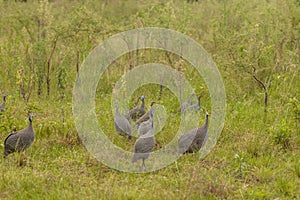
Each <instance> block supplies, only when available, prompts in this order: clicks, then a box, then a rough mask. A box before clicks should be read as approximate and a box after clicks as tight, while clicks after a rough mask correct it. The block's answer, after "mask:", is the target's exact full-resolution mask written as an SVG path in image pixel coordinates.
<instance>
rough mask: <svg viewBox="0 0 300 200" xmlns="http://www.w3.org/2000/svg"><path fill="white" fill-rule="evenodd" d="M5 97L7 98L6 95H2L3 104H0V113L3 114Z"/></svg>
mask: <svg viewBox="0 0 300 200" xmlns="http://www.w3.org/2000/svg"><path fill="white" fill-rule="evenodd" d="M7 96H8V95H7V94H4V95H3V103H1V104H0V111H1V112H4V111H5V109H4V108H5V103H6V97H7Z"/></svg>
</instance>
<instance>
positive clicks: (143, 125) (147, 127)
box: [138, 107, 155, 137]
mask: <svg viewBox="0 0 300 200" xmlns="http://www.w3.org/2000/svg"><path fill="white" fill-rule="evenodd" d="M154 112H155V110H154V108H153V107H151V108H150V115H151V113H154ZM151 127H152V119H151V117H150V118H149V119H148V120H147V121H144V122H142V123H141V124H140V126H139V129H138V137H140V136H142V135H145V134H146V133H147V132H148V131H149V130H150V129H151Z"/></svg>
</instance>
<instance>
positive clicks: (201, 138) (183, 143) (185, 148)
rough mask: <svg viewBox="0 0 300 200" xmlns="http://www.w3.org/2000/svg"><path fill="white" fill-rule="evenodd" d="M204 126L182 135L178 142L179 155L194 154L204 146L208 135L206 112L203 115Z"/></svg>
mask: <svg viewBox="0 0 300 200" xmlns="http://www.w3.org/2000/svg"><path fill="white" fill-rule="evenodd" d="M205 116H206V121H205V124H204V125H203V126H201V127H199V128H194V129H192V130H190V131H188V132H187V133H186V134H184V135H183V136H182V137H181V138H180V139H179V141H178V147H179V153H180V154H184V153H194V152H197V151H199V149H200V148H201V147H202V146H203V145H204V144H205V142H206V139H207V135H208V116H209V114H208V112H206V114H205Z"/></svg>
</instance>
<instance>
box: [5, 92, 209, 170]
mask: <svg viewBox="0 0 300 200" xmlns="http://www.w3.org/2000/svg"><path fill="white" fill-rule="evenodd" d="M192 96H193V94H192V95H191V96H190V97H189V98H188V99H187V101H185V102H184V103H183V104H182V105H181V106H180V111H181V112H183V113H184V112H186V111H187V110H200V109H201V107H200V98H201V95H199V96H198V98H197V99H198V101H197V103H195V104H192V103H191V98H192ZM6 97H7V95H6V94H5V95H3V103H2V104H0V111H1V112H5V103H6ZM140 100H141V104H140V105H138V106H136V107H134V108H133V109H131V110H130V111H129V112H128V113H126V114H125V115H122V114H121V113H120V112H119V107H118V103H117V102H116V103H115V106H116V114H115V117H114V127H115V130H116V131H117V132H118V133H119V134H120V135H122V136H126V137H128V139H129V140H131V125H130V121H131V120H135V125H134V128H137V129H138V138H137V140H136V141H135V144H134V150H133V156H132V162H133V163H134V162H136V161H137V160H142V169H143V170H145V168H146V166H145V160H146V159H147V158H148V157H149V155H150V153H151V152H152V151H153V149H154V147H155V143H156V142H155V135H154V118H153V116H154V113H155V107H154V104H155V102H154V101H152V102H151V104H150V110H149V111H148V112H146V109H145V97H144V96H139V97H138V99H137V101H136V103H135V104H138V102H139V101H140ZM205 115H206V121H205V124H204V125H203V126H201V127H198V128H194V129H192V130H190V131H188V132H187V133H185V134H184V135H183V136H182V137H181V138H180V139H179V140H178V151H179V153H180V154H184V153H194V152H197V151H199V149H200V148H201V147H202V146H203V145H204V144H205V142H206V139H207V135H208V116H209V114H208V112H206V114H205ZM33 116H34V115H33V114H32V113H30V114H29V125H28V126H27V127H26V128H24V129H22V130H19V131H14V132H13V133H11V134H9V135H8V136H7V137H6V139H5V141H4V158H5V157H6V156H8V155H9V154H11V153H14V152H18V153H19V152H21V151H24V150H25V149H27V148H28V147H29V146H30V145H31V144H32V142H33V141H34V129H33V126H32V121H33Z"/></svg>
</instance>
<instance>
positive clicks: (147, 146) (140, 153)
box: [132, 109, 156, 169]
mask: <svg viewBox="0 0 300 200" xmlns="http://www.w3.org/2000/svg"><path fill="white" fill-rule="evenodd" d="M153 114H154V110H153V109H152V110H150V120H151V121H150V123H151V128H150V130H148V132H147V133H146V134H145V135H142V136H140V137H139V138H138V139H137V140H136V142H135V144H134V148H133V149H134V152H133V156H132V162H133V163H134V162H136V161H137V160H140V159H142V168H143V169H145V168H146V166H145V160H146V159H147V158H148V157H149V155H150V153H151V152H152V150H153V148H154V146H155V143H156V142H155V137H154V121H153Z"/></svg>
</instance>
